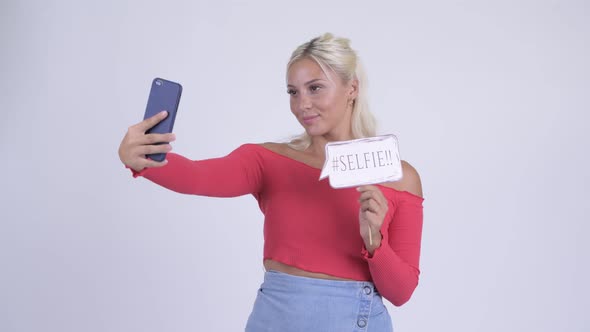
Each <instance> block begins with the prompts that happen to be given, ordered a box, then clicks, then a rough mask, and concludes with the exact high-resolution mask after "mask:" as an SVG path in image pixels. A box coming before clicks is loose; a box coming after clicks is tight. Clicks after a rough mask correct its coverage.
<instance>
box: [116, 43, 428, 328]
mask: <svg viewBox="0 0 590 332" xmlns="http://www.w3.org/2000/svg"><path fill="white" fill-rule="evenodd" d="M365 85H366V83H365V79H364V75H363V72H362V68H361V66H360V63H359V60H358V58H357V56H356V53H355V52H354V51H353V50H352V49H351V48H350V46H349V41H348V40H346V39H342V38H336V37H334V36H332V35H331V34H324V35H323V36H321V37H318V38H314V39H312V40H311V41H309V42H307V43H305V44H303V45H301V46H300V47H299V48H297V49H296V50H295V51H294V52H293V54H292V56H291V59H290V61H289V63H288V65H287V92H288V94H289V98H290V106H291V112H292V113H293V115H294V116H295V118H296V119H297V120H298V121H299V123H300V124H301V125H302V126H303V128H304V129H305V132H304V133H303V134H302V135H301V136H299V137H298V138H296V139H294V140H293V141H291V142H289V143H264V144H244V145H242V146H240V147H239V148H237V149H236V150H234V151H233V152H231V153H230V154H229V155H227V156H225V157H222V158H213V159H207V160H199V161H192V160H189V159H186V158H184V157H182V156H180V155H178V154H174V153H168V155H167V160H166V161H163V162H156V161H153V160H149V159H146V158H145V155H146V154H151V153H162V152H170V150H171V146H170V144H161V145H155V144H154V143H156V142H165V143H170V142H172V141H173V140H174V135H173V134H148V135H146V134H145V131H146V130H147V129H149V128H151V127H152V126H154V125H155V124H156V123H158V122H159V121H161V120H162V119H164V118H165V117H166V113H165V112H162V113H160V114H158V115H156V116H154V117H152V118H149V119H146V120H144V121H142V122H140V123H138V124H136V125H134V126H132V127H130V128H129V130H128V132H127V134H126V135H125V137H124V138H123V141H122V142H121V146H120V148H119V156H120V158H121V161H122V162H123V163H124V164H125V165H126V166H127V167H128V168H130V169H131V170H132V172H133V175H134V176H135V177H137V176H143V177H145V178H147V179H149V180H151V181H153V182H155V183H157V184H159V185H162V186H164V187H166V188H169V189H171V190H174V191H177V192H180V193H185V194H196V195H206V196H216V197H234V196H239V195H245V194H252V195H253V196H254V197H255V198H256V199H257V200H258V203H259V206H260V209H261V210H262V212H263V213H264V215H265V223H264V239H265V240H264V241H265V242H264V262H263V263H264V266H265V268H266V272H265V277H264V282H263V283H262V285H261V287H260V289H259V291H258V296H257V298H256V301H255V303H254V308H253V310H252V313H251V314H250V317H249V319H248V323H247V326H246V331H253V332H257V331H282V332H283V331H338V332H343V331H392V323H391V319H390V316H389V313H388V312H387V310H386V308H385V307H384V305H383V302H382V298H381V297H382V296H383V297H385V298H386V299H387V300H389V301H391V302H392V303H393V304H394V305H396V306H399V305H402V304H403V303H405V302H406V301H408V300H409V298H410V296H411V295H412V293H413V291H414V289H415V288H416V286H417V284H418V275H419V267H418V266H419V264H418V263H419V256H420V241H421V233H422V201H423V199H422V189H421V184H420V178H419V176H418V173H417V172H416V170H415V169H414V168H412V166H410V165H409V164H408V163H406V162H402V167H403V174H404V177H403V179H402V180H400V181H397V182H392V183H383V184H380V185H367V186H361V187H358V188H347V189H333V188H331V187H330V186H329V184H328V182H327V181H318V177H319V174H320V169H321V168H322V166H323V164H324V159H325V150H324V148H325V145H326V143H328V142H333V141H343V140H350V139H355V138H360V137H369V136H374V135H375V129H374V120H373V117H372V115H371V114H370V113H369V110H368V107H367V100H366V92H365Z"/></svg>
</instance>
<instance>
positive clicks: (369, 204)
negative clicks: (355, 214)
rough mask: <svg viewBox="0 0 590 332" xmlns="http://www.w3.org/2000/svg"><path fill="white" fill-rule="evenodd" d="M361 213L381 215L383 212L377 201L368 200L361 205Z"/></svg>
mask: <svg viewBox="0 0 590 332" xmlns="http://www.w3.org/2000/svg"><path fill="white" fill-rule="evenodd" d="M361 211H363V212H366V211H369V212H373V213H375V214H379V211H381V206H379V204H378V203H377V202H376V201H375V200H372V199H371V200H367V201H365V202H364V203H363V204H362V205H361Z"/></svg>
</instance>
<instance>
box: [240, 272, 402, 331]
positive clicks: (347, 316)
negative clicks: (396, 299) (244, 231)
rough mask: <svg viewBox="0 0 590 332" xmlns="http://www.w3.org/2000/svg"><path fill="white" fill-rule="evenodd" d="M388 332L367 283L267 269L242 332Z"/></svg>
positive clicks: (386, 317) (374, 293)
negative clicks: (318, 277) (295, 274)
mask: <svg viewBox="0 0 590 332" xmlns="http://www.w3.org/2000/svg"><path fill="white" fill-rule="evenodd" d="M267 331H268V332H270V331H273V332H302V331H313V332H316V331H317V332H361V331H362V332H391V331H393V327H392V323H391V318H390V316H389V313H388V312H387V308H385V306H384V305H383V301H382V298H381V295H379V293H378V292H377V291H376V289H375V286H374V285H373V283H371V282H366V281H340V280H325V279H316V278H307V277H299V276H293V275H290V274H286V273H282V272H277V271H272V270H271V271H267V272H265V274H264V282H263V283H262V285H261V286H260V289H259V290H258V294H257V296H256V301H255V302H254V308H253V310H252V313H251V314H250V317H249V318H248V322H247V324H246V332H267Z"/></svg>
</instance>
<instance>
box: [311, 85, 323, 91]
mask: <svg viewBox="0 0 590 332" xmlns="http://www.w3.org/2000/svg"><path fill="white" fill-rule="evenodd" d="M321 88H322V86H321V85H310V86H309V90H311V92H318V91H320V89H321Z"/></svg>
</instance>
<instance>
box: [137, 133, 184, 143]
mask: <svg viewBox="0 0 590 332" xmlns="http://www.w3.org/2000/svg"><path fill="white" fill-rule="evenodd" d="M175 140H176V135H174V134H173V133H168V134H146V135H144V136H143V137H142V138H141V140H140V142H139V143H140V144H156V143H170V142H174V141H175Z"/></svg>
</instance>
